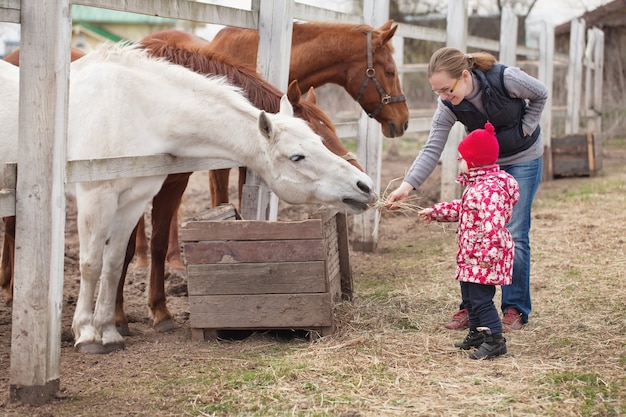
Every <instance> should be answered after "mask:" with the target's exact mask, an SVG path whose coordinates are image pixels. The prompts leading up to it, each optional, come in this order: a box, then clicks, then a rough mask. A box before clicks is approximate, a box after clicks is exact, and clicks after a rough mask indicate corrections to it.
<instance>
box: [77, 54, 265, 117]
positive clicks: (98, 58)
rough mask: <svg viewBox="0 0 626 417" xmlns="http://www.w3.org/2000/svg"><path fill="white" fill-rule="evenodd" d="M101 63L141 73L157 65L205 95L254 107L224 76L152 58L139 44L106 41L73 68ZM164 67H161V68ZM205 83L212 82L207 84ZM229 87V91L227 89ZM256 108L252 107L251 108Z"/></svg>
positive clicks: (160, 69)
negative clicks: (200, 71) (128, 68)
mask: <svg viewBox="0 0 626 417" xmlns="http://www.w3.org/2000/svg"><path fill="white" fill-rule="evenodd" d="M91 62H93V63H98V62H118V63H120V64H122V65H124V66H126V67H130V68H137V69H138V70H140V71H141V70H142V68H145V67H146V66H156V67H157V69H158V72H161V73H167V74H168V76H171V80H180V82H181V83H184V85H187V86H189V85H193V86H194V89H197V92H198V93H199V92H204V93H205V94H208V95H210V96H213V97H219V96H223V99H224V100H229V101H230V102H233V103H236V102H238V101H240V102H241V103H242V104H244V103H245V105H249V106H252V104H251V103H250V102H249V101H248V100H247V99H246V98H245V93H244V92H243V90H242V89H241V88H239V87H238V86H235V85H232V84H231V83H230V82H229V81H228V79H227V78H226V77H225V76H222V75H205V74H200V73H197V72H195V71H191V70H190V69H188V68H185V67H183V66H181V65H177V64H174V63H172V62H170V61H168V60H167V59H166V58H163V57H154V56H151V55H150V53H149V51H148V50H147V49H145V48H142V47H141V46H140V45H139V44H129V43H126V42H117V43H112V42H103V43H101V44H99V45H97V46H96V48H95V49H94V50H93V51H91V52H89V53H87V54H86V55H85V56H84V57H82V58H81V59H79V60H78V61H76V62H75V63H74V64H73V65H77V66H78V65H81V66H82V65H86V64H88V63H91ZM159 67H161V68H159ZM206 80H209V81H211V83H207V82H206ZM224 87H227V88H224ZM252 107H253V106H252Z"/></svg>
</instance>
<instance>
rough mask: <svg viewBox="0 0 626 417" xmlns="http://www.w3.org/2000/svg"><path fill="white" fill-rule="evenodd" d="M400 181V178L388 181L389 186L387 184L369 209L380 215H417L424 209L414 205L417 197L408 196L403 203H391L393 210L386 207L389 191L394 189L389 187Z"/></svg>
mask: <svg viewBox="0 0 626 417" xmlns="http://www.w3.org/2000/svg"><path fill="white" fill-rule="evenodd" d="M399 180H402V178H394V179H393V180H391V181H389V184H387V187H386V188H385V191H384V192H383V194H382V195H381V196H380V198H379V199H378V200H377V201H376V202H374V203H372V204H370V208H373V209H375V210H378V211H379V212H380V213H381V215H382V214H384V213H391V214H394V213H401V214H405V215H408V214H417V212H418V211H420V210H423V209H424V207H421V206H419V205H418V204H415V202H416V201H417V200H419V198H420V197H419V196H409V197H408V198H406V199H405V200H404V201H394V203H393V207H394V208H393V209H390V208H389V207H387V203H386V202H387V198H388V197H389V194H391V192H390V191H389V189H390V188H395V186H394V187H391V185H392V184H393V183H394V182H396V181H399Z"/></svg>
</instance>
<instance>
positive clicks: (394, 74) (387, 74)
mask: <svg viewBox="0 0 626 417" xmlns="http://www.w3.org/2000/svg"><path fill="white" fill-rule="evenodd" d="M385 75H386V76H387V77H395V76H396V73H395V72H393V71H385Z"/></svg>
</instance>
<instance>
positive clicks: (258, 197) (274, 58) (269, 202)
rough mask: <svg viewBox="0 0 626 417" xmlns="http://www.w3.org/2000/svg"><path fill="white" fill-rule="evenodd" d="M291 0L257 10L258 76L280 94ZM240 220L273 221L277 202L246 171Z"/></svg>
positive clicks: (266, 0) (271, 1) (285, 77)
mask: <svg viewBox="0 0 626 417" xmlns="http://www.w3.org/2000/svg"><path fill="white" fill-rule="evenodd" d="M293 7H294V0H288V1H285V0H262V1H260V8H259V47H258V53H257V68H258V71H259V73H260V74H261V75H262V76H263V78H265V79H266V80H267V81H269V82H270V83H271V84H273V85H275V86H276V87H278V88H279V89H280V90H281V91H287V85H288V83H289V58H290V56H291V37H292V30H293ZM243 195H244V203H243V204H242V209H241V211H242V213H241V214H242V217H243V218H244V219H257V220H276V219H277V217H278V204H279V199H278V197H277V196H276V194H274V193H273V192H272V191H271V190H270V189H269V187H268V186H267V184H265V182H264V181H263V180H262V179H261V177H260V176H259V175H258V174H257V173H255V172H254V171H252V170H250V169H248V171H247V174H246V184H245V185H244V191H243Z"/></svg>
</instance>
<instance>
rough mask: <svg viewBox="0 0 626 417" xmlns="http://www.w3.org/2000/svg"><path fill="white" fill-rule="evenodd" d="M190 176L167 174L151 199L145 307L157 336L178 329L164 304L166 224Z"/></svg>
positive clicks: (177, 206) (168, 225) (175, 209)
mask: <svg viewBox="0 0 626 417" xmlns="http://www.w3.org/2000/svg"><path fill="white" fill-rule="evenodd" d="M190 175H191V174H190V173H186V174H176V175H169V176H168V177H167V179H166V180H165V182H164V183H163V186H162V187H161V190H160V191H159V192H158V193H157V194H156V195H155V196H154V198H153V200H152V237H151V239H150V255H151V268H150V288H149V292H148V306H149V307H150V311H151V312H152V316H153V322H152V325H153V327H154V329H155V330H156V331H157V332H160V333H162V332H166V331H170V330H173V329H175V328H177V327H178V324H176V322H175V321H174V320H173V318H172V315H171V313H170V312H169V311H168V309H167V305H166V301H165V255H166V252H167V247H168V239H169V235H170V224H171V223H172V219H173V218H174V217H176V213H177V212H178V208H179V206H180V202H181V200H182V197H183V193H184V192H185V188H187V183H188V182H189V176H190Z"/></svg>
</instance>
